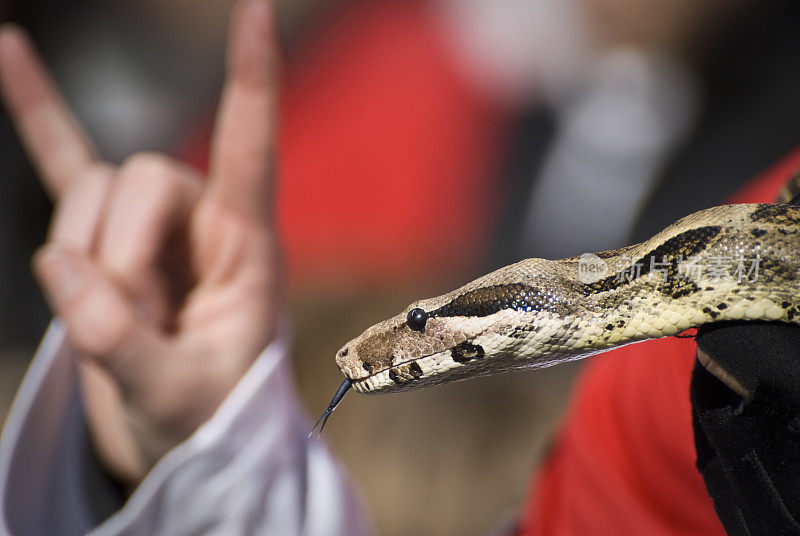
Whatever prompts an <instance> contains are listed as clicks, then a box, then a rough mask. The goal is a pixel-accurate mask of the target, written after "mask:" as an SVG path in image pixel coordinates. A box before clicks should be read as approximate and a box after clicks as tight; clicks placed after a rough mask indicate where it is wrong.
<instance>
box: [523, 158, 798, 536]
mask: <svg viewBox="0 0 800 536" xmlns="http://www.w3.org/2000/svg"><path fill="white" fill-rule="evenodd" d="M798 168H800V151H797V152H795V153H793V154H791V155H790V156H789V157H787V158H786V159H784V160H782V161H781V162H780V163H779V164H778V165H777V166H775V167H774V168H772V169H770V170H769V171H767V172H766V173H765V174H764V175H762V176H760V177H758V178H756V179H755V180H754V181H752V182H751V183H749V184H748V185H747V186H745V187H744V188H743V189H742V190H741V191H740V192H739V193H738V194H737V195H735V196H734V197H733V198H732V199H731V202H732V203H746V202H750V203H754V202H763V203H769V202H772V201H773V200H774V199H775V197H776V195H777V193H778V192H779V191H780V189H781V187H782V186H783V185H784V184H785V183H786V181H787V180H788V179H789V177H790V176H791V175H792V174H793V173H796V172H797V169H798ZM694 360H695V343H694V340H693V339H679V338H667V339H658V340H654V341H649V342H644V343H640V344H634V345H631V346H626V347H623V348H620V349H619V350H615V351H613V352H609V353H608V354H606V355H603V356H600V357H598V358H594V359H592V361H591V362H589V363H587V365H586V368H585V369H584V370H583V371H582V374H581V378H580V380H579V382H578V383H577V385H576V387H575V393H574V395H573V400H572V404H571V408H570V410H569V413H568V415H567V417H566V419H565V422H564V424H563V425H562V429H561V431H560V433H559V435H558V438H557V440H556V442H555V444H554V445H553V448H552V451H551V452H550V453H549V455H548V458H547V459H546V460H545V463H544V464H543V466H542V468H541V470H540V471H539V473H538V474H537V475H536V477H535V478H534V481H533V484H532V488H531V496H530V498H529V501H528V504H527V507H526V511H525V512H524V514H523V516H524V517H523V524H522V528H521V531H520V533H519V534H520V535H521V536H522V535H525V536H528V535H531V536H533V535H547V536H566V535H571V536H575V535H581V536H583V535H609V536H611V535H614V536H617V535H619V534H647V535H648V536H678V535H690V534H691V535H693V534H704V535H720V536H724V535H725V530H724V529H723V528H722V524H721V523H720V521H719V519H718V518H717V515H716V512H715V511H714V505H713V503H712V501H711V498H710V497H709V496H708V493H707V492H706V488H705V485H704V483H703V479H702V477H701V475H700V473H699V471H697V469H696V468H695V461H696V454H695V448H694V436H693V431H692V408H691V404H690V401H689V383H690V380H691V375H692V368H693V367H694Z"/></svg>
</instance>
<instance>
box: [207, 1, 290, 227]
mask: <svg viewBox="0 0 800 536" xmlns="http://www.w3.org/2000/svg"><path fill="white" fill-rule="evenodd" d="M229 32H230V34H229V37H228V57H227V68H226V81H225V86H224V88H223V92H222V100H221V102H220V107H219V111H218V113H217V123H216V126H215V130H214V137H213V139H212V142H211V166H210V167H211V183H210V185H209V193H210V195H215V196H218V197H219V198H220V200H221V201H222V202H223V203H225V204H226V205H228V206H229V207H230V208H232V209H234V210H236V211H239V212H241V213H242V214H245V215H247V216H249V217H257V218H263V217H266V216H267V215H268V214H269V213H270V203H271V198H272V195H271V194H272V181H271V178H272V177H271V175H272V148H273V140H274V131H275V72H274V71H275V44H274V42H275V39H274V30H273V16H272V9H271V6H270V5H269V4H268V3H267V2H265V1H263V0H244V1H241V2H239V3H238V4H237V5H236V7H235V8H234V11H233V15H232V17H231V26H230V30H229Z"/></svg>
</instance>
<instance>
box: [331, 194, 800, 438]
mask: <svg viewBox="0 0 800 536" xmlns="http://www.w3.org/2000/svg"><path fill="white" fill-rule="evenodd" d="M798 183H800V180H793V181H792V182H791V183H790V184H789V185H787V187H786V188H785V189H784V192H782V194H781V195H782V199H781V198H779V201H783V202H778V203H775V204H742V205H725V206H718V207H713V208H709V209H707V210H702V211H700V212H696V213H694V214H692V215H690V216H687V217H685V218H683V219H681V220H679V221H678V222H676V223H674V224H673V225H670V226H669V227H667V228H666V229H664V230H663V231H661V232H660V233H658V234H657V235H655V236H654V237H652V238H651V239H650V240H647V241H645V242H642V243H640V244H636V245H632V246H628V247H625V248H622V249H617V250H613V251H604V252H600V253H596V254H584V255H582V256H580V257H573V258H569V259H562V260H545V259H527V260H523V261H520V262H517V263H515V264H512V265H510V266H506V267H504V268H500V269H499V270H497V271H494V272H492V273H490V274H488V275H485V276H483V277H480V278H478V279H476V280H474V281H472V282H470V283H468V284H466V285H464V286H463V287H461V288H459V289H457V290H454V291H452V292H449V293H447V294H444V295H442V296H439V297H436V298H430V299H424V300H420V301H417V302H414V303H412V304H411V305H409V306H408V307H407V308H406V309H405V310H404V311H403V312H402V313H400V314H398V315H397V316H394V317H392V318H390V319H388V320H385V321H383V322H380V323H378V324H376V325H374V326H372V327H370V328H369V329H367V330H366V331H364V333H362V334H361V335H359V336H358V337H356V338H355V339H353V340H351V341H350V342H348V343H347V344H346V345H344V347H342V349H341V350H339V352H338V353H337V355H336V363H337V365H338V366H339V368H340V369H341V371H342V372H343V373H344V375H345V376H346V377H347V379H346V380H345V381H344V383H343V384H342V386H341V387H340V389H339V391H338V392H337V395H336V396H335V397H334V401H333V402H332V403H331V405H330V406H329V408H328V411H326V413H325V414H324V415H323V417H321V418H320V419H321V420H323V425H324V420H325V419H326V418H327V416H328V415H329V414H330V412H331V411H332V410H333V408H335V406H336V404H337V403H338V402H339V400H341V398H342V397H343V396H344V393H345V392H347V390H348V389H349V388H350V387H353V388H354V389H355V390H356V391H358V392H361V393H383V392H390V391H401V390H408V389H417V388H421V387H425V386H429V385H434V384H439V383H444V382H450V381H454V380H460V379H466V378H471V377H475V376H480V375H487V374H495V373H499V372H504V371H509V370H515V369H523V368H539V367H546V366H551V365H555V364H558V363H562V362H566V361H571V360H575V359H581V358H583V357H586V356H589V355H592V354H595V353H598V352H603V351H606V350H609V349H611V348H615V347H619V346H622V345H625V344H630V343H634V342H639V341H644V340H647V339H655V338H659V337H667V336H672V335H678V334H680V333H681V332H683V331H686V330H687V329H690V328H696V327H699V326H701V325H704V324H708V323H712V322H723V321H742V320H764V321H780V322H790V323H795V324H800V205H797V204H796V198H794V199H792V198H793V197H794V194H795V193H796V190H797V188H798V186H797V185H798ZM790 196H791V197H790ZM789 199H792V202H791V203H790V202H789ZM318 422H319V421H318Z"/></svg>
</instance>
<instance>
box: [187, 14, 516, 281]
mask: <svg viewBox="0 0 800 536" xmlns="http://www.w3.org/2000/svg"><path fill="white" fill-rule="evenodd" d="M427 9H428V8H427V7H426V4H425V3H424V2H419V1H408V2H391V1H380V2H376V1H359V2H350V3H347V4H345V5H344V6H343V7H341V8H338V9H337V10H335V11H334V12H333V13H332V14H331V15H330V16H329V17H328V18H327V19H326V20H325V21H323V22H322V23H321V24H319V25H318V26H317V28H315V29H313V31H312V32H309V34H310V35H309V38H310V39H308V40H306V41H304V42H303V43H301V46H300V48H299V49H298V50H297V51H295V53H294V54H293V55H292V56H291V58H290V62H289V65H287V66H286V68H285V73H284V76H283V80H284V83H283V86H282V94H281V111H280V132H279V140H278V146H279V149H278V153H277V154H278V171H279V173H278V181H279V182H278V186H277V187H278V209H277V210H278V221H279V227H280V237H281V239H282V246H283V247H284V250H285V252H286V256H287V262H288V274H289V277H290V279H291V281H292V282H293V283H297V282H298V281H309V280H320V279H323V280H325V279H327V280H331V279H332V280H333V281H341V280H348V281H355V280H357V281H359V285H363V284H364V283H369V282H377V283H381V284H383V285H384V286H385V285H386V284H388V283H389V282H391V284H396V283H398V282H400V283H402V282H409V281H417V280H419V279H420V277H421V275H420V274H421V272H420V271H424V274H425V275H424V278H425V279H427V280H430V279H431V277H432V276H436V275H437V274H438V275H440V274H447V273H451V272H455V273H463V272H464V271H465V267H466V268H467V270H466V271H467V272H468V271H469V267H470V266H474V265H475V263H476V261H478V260H479V259H481V258H482V257H483V256H484V255H485V253H486V249H487V241H488V238H489V233H490V229H491V226H490V223H491V222H492V221H493V220H494V219H495V217H496V213H495V211H496V203H497V199H498V198H499V199H503V198H504V196H505V193H504V192H501V193H497V192H496V191H495V189H496V188H497V185H496V184H494V183H493V180H492V179H493V178H494V177H496V176H497V175H498V174H499V173H498V170H499V166H500V165H501V164H502V162H503V155H502V154H501V149H502V147H503V144H504V142H505V137H504V134H505V131H506V124H507V123H508V121H507V119H508V118H509V117H510V114H508V113H505V112H504V111H503V110H501V109H499V108H498V107H496V106H495V105H493V104H492V103H490V102H488V101H487V100H486V99H485V98H484V97H482V96H481V95H479V93H478V91H477V90H476V89H474V88H470V87H469V86H468V84H467V82H466V81H465V79H463V78H461V76H460V75H459V73H458V72H457V71H456V69H455V67H454V61H453V60H452V58H451V57H450V56H449V52H448V47H447V45H446V44H445V42H444V38H443V37H441V36H440V33H441V32H440V30H439V29H438V28H437V27H436V25H435V23H434V18H433V17H432V16H431V14H430V13H429V12H428V11H427ZM207 137H208V132H205V133H204V135H203V136H202V139H198V140H196V143H194V144H193V147H190V150H189V155H190V157H189V158H190V160H191V161H193V162H195V163H196V164H198V165H199V166H200V167H203V164H204V163H205V161H206V158H207V155H206V140H207Z"/></svg>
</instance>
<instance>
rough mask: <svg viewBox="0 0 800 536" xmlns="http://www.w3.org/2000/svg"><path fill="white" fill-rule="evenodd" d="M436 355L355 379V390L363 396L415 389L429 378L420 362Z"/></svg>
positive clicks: (409, 361)
mask: <svg viewBox="0 0 800 536" xmlns="http://www.w3.org/2000/svg"><path fill="white" fill-rule="evenodd" d="M435 355H436V354H428V355H423V356H420V357H415V358H413V359H407V360H405V361H402V362H400V363H397V364H396V365H392V366H390V367H386V368H383V369H381V370H379V371H377V372H373V373H371V374H370V375H368V376H364V377H362V378H353V379H352V382H353V389H355V391H356V392H358V393H361V394H373V393H374V394H377V393H379V392H383V391H398V390H407V389H410V388H413V387H412V386H411V385H409V384H413V383H414V382H416V381H417V380H420V379H422V378H423V377H425V376H427V375H428V374H426V373H425V372H424V369H423V367H422V366H421V365H420V363H419V362H420V361H423V360H425V359H429V358H431V357H433V356H435Z"/></svg>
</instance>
